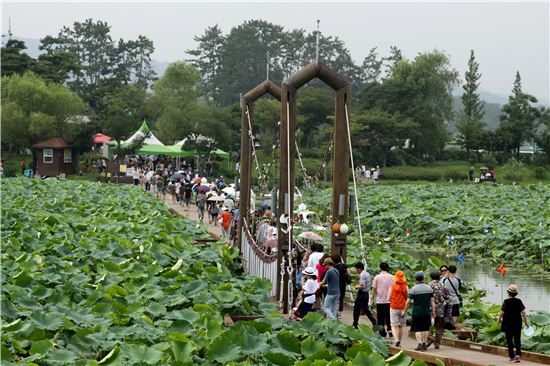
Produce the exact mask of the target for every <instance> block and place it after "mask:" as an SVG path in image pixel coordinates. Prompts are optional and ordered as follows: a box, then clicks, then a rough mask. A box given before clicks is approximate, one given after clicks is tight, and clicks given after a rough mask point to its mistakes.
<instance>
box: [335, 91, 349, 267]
mask: <svg viewBox="0 0 550 366" xmlns="http://www.w3.org/2000/svg"><path fill="white" fill-rule="evenodd" d="M350 101H351V86H350V85H347V86H345V87H343V88H341V89H339V90H337V91H336V112H335V114H336V118H335V119H334V156H333V159H332V223H333V224H334V223H335V222H339V223H347V220H348V212H349V198H348V197H349V194H348V190H349V189H348V188H349V158H350V152H349V140H348V126H347V119H346V108H345V106H346V103H348V106H349V103H350ZM348 111H349V108H348ZM352 174H353V172H352ZM330 244H331V246H330V252H331V253H332V254H336V253H337V254H340V255H341V256H342V258H343V259H344V260H345V258H346V255H347V237H346V235H338V236H337V235H336V234H334V233H332V231H331V241H330Z"/></svg>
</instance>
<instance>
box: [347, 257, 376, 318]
mask: <svg viewBox="0 0 550 366" xmlns="http://www.w3.org/2000/svg"><path fill="white" fill-rule="evenodd" d="M354 267H355V270H356V271H357V274H358V275H359V281H358V282H357V285H355V288H356V289H357V297H356V298H355V303H354V304H353V327H354V328H358V327H359V317H360V315H361V310H363V312H364V313H365V315H366V316H367V318H369V320H370V322H371V324H372V325H373V326H374V325H376V319H375V318H374V316H373V315H372V313H371V311H370V309H369V289H370V288H371V278H370V274H369V273H368V272H367V271H365V265H364V264H363V263H362V262H357V263H355V265H354Z"/></svg>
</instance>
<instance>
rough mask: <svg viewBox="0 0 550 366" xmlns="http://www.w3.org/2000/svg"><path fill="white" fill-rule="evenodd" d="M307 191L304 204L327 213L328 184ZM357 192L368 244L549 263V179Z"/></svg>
mask: <svg viewBox="0 0 550 366" xmlns="http://www.w3.org/2000/svg"><path fill="white" fill-rule="evenodd" d="M351 192H352V191H350V193H351ZM304 196H305V198H306V201H305V202H306V203H307V205H308V207H310V208H312V209H314V210H316V211H318V212H319V213H322V214H325V215H326V214H329V211H328V209H327V207H330V204H331V194H330V190H310V191H308V192H307V194H305V195H304ZM358 199H359V206H360V210H361V223H362V228H363V232H364V233H365V236H366V238H367V241H368V250H376V249H377V244H378V242H388V243H398V244H407V245H410V246H413V247H414V246H420V245H423V246H425V247H429V248H431V249H436V250H441V251H450V252H454V253H456V254H457V253H460V252H464V253H465V255H466V256H467V257H468V258H476V257H478V258H486V259H490V260H492V261H493V262H495V263H500V262H502V261H507V262H512V263H513V264H517V265H521V267H522V268H523V269H524V270H527V271H532V270H534V271H536V272H545V271H548V270H549V269H550V185H543V184H538V185H528V186H513V185H490V184H478V185H465V184H423V185H370V186H362V187H360V188H359V191H358ZM350 221H351V220H350ZM353 224H354V226H356V221H354V222H353ZM355 234H356V235H357V231H355Z"/></svg>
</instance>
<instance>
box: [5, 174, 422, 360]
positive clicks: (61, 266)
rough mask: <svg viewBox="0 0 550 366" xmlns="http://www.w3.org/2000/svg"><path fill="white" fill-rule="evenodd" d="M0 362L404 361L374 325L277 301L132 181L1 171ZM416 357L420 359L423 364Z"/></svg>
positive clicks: (225, 252)
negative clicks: (304, 313)
mask: <svg viewBox="0 0 550 366" xmlns="http://www.w3.org/2000/svg"><path fill="white" fill-rule="evenodd" d="M1 183H2V184H1V194H2V254H1V255H2V258H1V259H2V272H1V275H2V278H1V280H2V288H1V307H2V314H1V320H2V324H1V333H2V335H1V340H2V345H1V352H2V353H1V357H2V365H10V364H23V365H199V364H205V365H219V364H227V365H272V364H275V365H294V364H296V365H302V366H307V365H313V364H315V365H329V364H330V365H352V364H353V365H355V364H374V365H390V366H399V365H403V366H405V365H408V364H410V361H411V360H410V358H409V357H408V356H405V355H404V354H403V353H399V354H398V355H396V356H394V357H390V358H387V357H388V349H387V347H386V346H385V344H384V343H382V341H381V339H380V338H379V337H378V335H375V334H373V331H372V329H371V328H370V327H368V326H364V325H362V326H361V327H360V328H359V329H354V328H352V327H351V326H348V325H344V324H341V323H337V324H335V323H332V322H328V321H325V320H323V319H322V317H321V315H319V314H316V313H312V314H309V315H308V317H306V319H305V320H304V321H302V322H291V323H286V322H284V321H283V319H282V318H281V317H280V316H278V315H267V316H266V317H265V318H264V319H263V320H261V321H255V322H253V321H250V322H238V323H237V324H236V326H234V327H225V326H224V325H223V316H224V315H225V314H241V315H247V314H248V315H251V314H268V313H273V312H274V307H273V305H270V304H269V303H268V302H267V299H266V293H267V291H269V289H270V288H271V285H270V284H269V282H267V281H266V280H264V279H259V278H248V277H245V276H243V275H242V274H241V273H240V267H241V263H240V259H239V256H238V251H237V250H236V249H234V248H229V247H226V246H224V245H221V244H212V245H210V246H198V245H197V244H195V240H196V239H200V238H204V237H205V235H206V233H205V232H204V231H203V230H202V229H201V228H198V227H196V226H195V224H193V223H191V222H189V221H185V220H183V219H181V218H180V217H176V216H174V215H172V214H171V213H170V212H169V211H167V208H166V206H165V204H164V203H163V202H160V201H158V200H156V199H154V198H153V197H152V196H151V195H148V194H146V193H145V192H144V191H143V190H141V189H138V188H135V187H132V186H116V185H108V184H99V183H91V182H70V181H57V180H51V181H40V180H30V179H25V178H17V179H16V178H14V179H3V180H2V182H1ZM422 364H423V363H417V365H422Z"/></svg>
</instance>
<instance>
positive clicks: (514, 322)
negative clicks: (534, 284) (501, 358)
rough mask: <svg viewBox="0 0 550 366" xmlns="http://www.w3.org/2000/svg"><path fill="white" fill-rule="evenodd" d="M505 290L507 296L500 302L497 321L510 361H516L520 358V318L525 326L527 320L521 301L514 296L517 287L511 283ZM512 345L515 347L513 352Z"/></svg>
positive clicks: (527, 324) (516, 292) (527, 325)
mask: <svg viewBox="0 0 550 366" xmlns="http://www.w3.org/2000/svg"><path fill="white" fill-rule="evenodd" d="M506 291H507V292H508V298H507V299H506V300H504V302H503V303H502V308H501V309H500V315H499V317H498V322H499V323H501V325H500V330H501V331H503V332H504V333H505V334H506V343H507V345H508V356H510V362H513V363H517V362H520V358H521V319H522V318H523V322H524V323H525V326H526V327H529V322H528V321H527V315H526V313H525V306H524V305H523V302H522V301H521V300H520V299H518V298H517V297H516V296H517V295H518V287H517V286H516V285H514V284H511V285H510V286H508V288H507V289H506ZM514 346H515V348H516V352H515V353H514Z"/></svg>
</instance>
